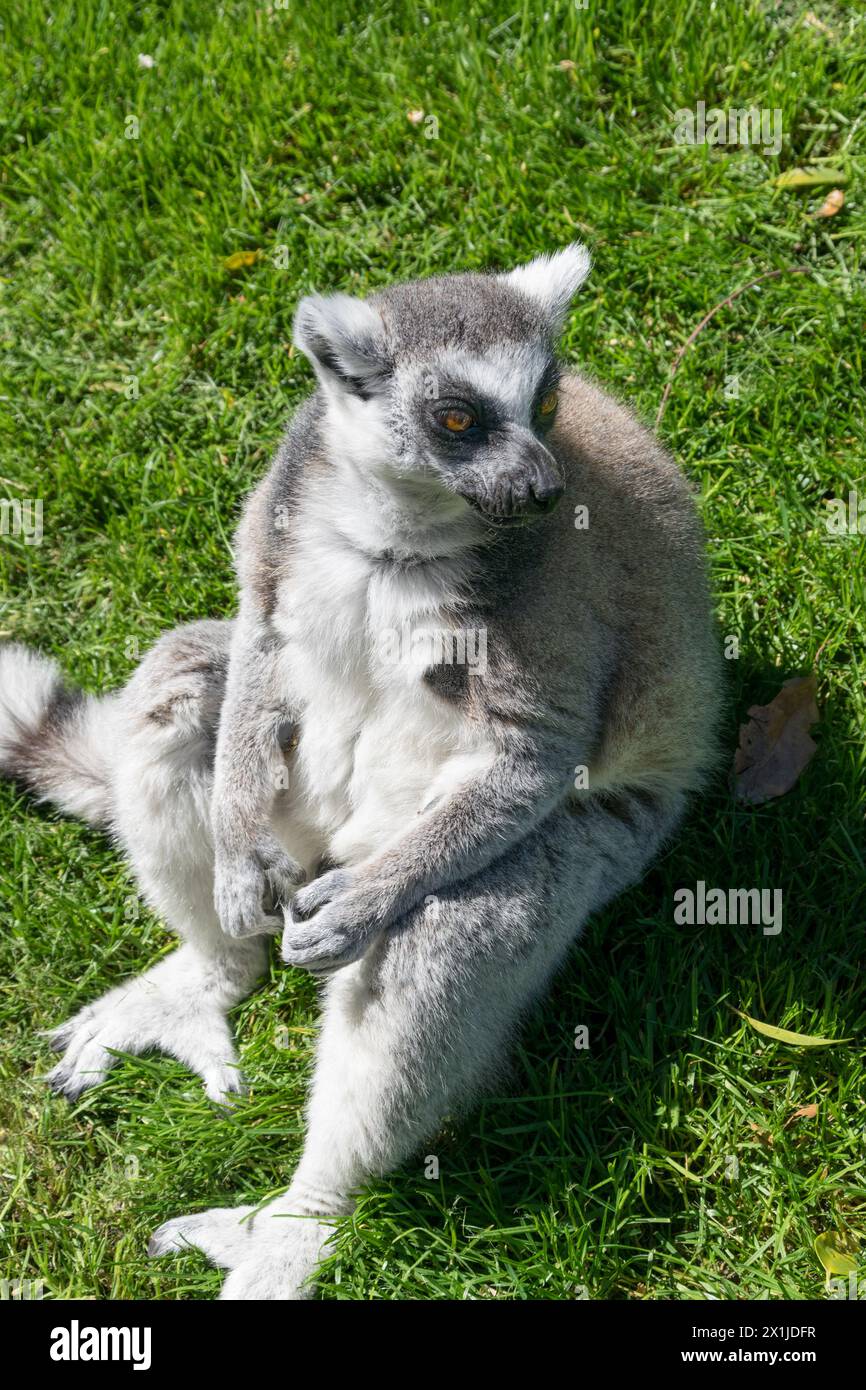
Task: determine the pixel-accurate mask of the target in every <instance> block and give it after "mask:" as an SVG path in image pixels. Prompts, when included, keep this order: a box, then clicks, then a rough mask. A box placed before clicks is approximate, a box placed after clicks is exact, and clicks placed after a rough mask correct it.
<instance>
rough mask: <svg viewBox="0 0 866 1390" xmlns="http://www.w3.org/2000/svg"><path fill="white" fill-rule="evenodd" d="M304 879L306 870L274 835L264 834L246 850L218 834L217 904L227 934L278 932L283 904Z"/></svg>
mask: <svg viewBox="0 0 866 1390" xmlns="http://www.w3.org/2000/svg"><path fill="white" fill-rule="evenodd" d="M303 881H304V872H303V869H301V867H300V865H298V864H296V863H295V860H294V859H292V857H291V855H289V854H287V853H286V851H285V850H284V849H283V847H282V845H281V844H280V843H279V842H278V841H277V840H276V839H275V838H274V836H273V835H270V834H267V833H263V834H261V835H259V837H258V839H257V840H256V841H255V843H254V844H253V845H251V846H249V847H248V848H245V849H243V850H239V849H237V848H236V847H234V846H232V847H229V846H228V845H226V844H225V843H224V842H223V843H221V842H220V838H219V836H217V842H216V859H215V864H214V905H215V907H216V910H217V916H218V917H219V920H220V926H221V927H222V929H223V931H224V932H225V933H226V936H262V935H266V934H270V935H275V934H276V933H277V932H278V931H279V930H280V929H281V927H282V920H281V918H280V917H279V916H278V915H277V913H278V911H279V909H280V907H281V906H284V905H285V904H286V903H288V901H289V899H290V898H291V896H292V894H293V893H294V892H295V890H296V889H297V887H298V884H299V883H303Z"/></svg>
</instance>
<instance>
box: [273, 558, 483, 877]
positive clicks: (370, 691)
mask: <svg viewBox="0 0 866 1390" xmlns="http://www.w3.org/2000/svg"><path fill="white" fill-rule="evenodd" d="M328 540H329V544H328V547H327V552H326V558H325V555H324V554H323V551H322V548H321V546H320V545H317V544H316V542H315V538H314V537H311V538H310V540H309V541H308V542H307V543H306V544H305V545H304V546H303V547H301V550H300V552H299V555H298V562H297V565H296V566H295V567H294V574H293V576H292V578H291V579H290V580H288V581H287V582H286V586H285V590H284V592H282V593H281V595H280V602H279V605H278V611H277V616H276V619H275V622H276V626H277V629H278V631H279V633H280V635H281V636H282V638H283V640H284V642H285V651H284V663H285V679H286V684H287V688H288V690H289V692H290V698H291V700H292V703H293V705H294V706H295V707H296V708H297V709H298V710H299V713H300V735H299V739H298V744H297V751H296V758H295V762H294V765H293V769H292V770H291V771H290V778H291V780H292V786H291V789H290V790H291V801H292V815H293V818H295V819H300V820H301V821H302V823H303V827H304V830H305V832H306V834H307V835H309V834H310V832H312V833H313V834H314V835H315V837H316V839H317V841H318V843H319V844H320V846H321V851H322V852H323V853H324V852H327V853H328V854H329V855H330V856H331V857H332V858H333V859H334V860H336V861H337V862H341V863H353V862H357V861H359V860H360V859H363V858H365V857H366V856H368V855H370V854H372V853H375V852H377V851H379V850H381V849H382V848H383V847H384V846H385V845H387V844H388V843H389V842H390V841H392V840H393V839H394V838H396V837H397V836H399V835H400V834H401V833H403V832H405V830H406V829H408V828H409V826H410V825H411V822H412V820H413V818H414V817H415V816H416V815H418V814H419V813H420V812H421V811H422V810H424V809H425V808H426V807H427V806H428V805H430V804H431V803H432V802H434V801H435V800H437V799H438V798H439V797H441V796H443V795H446V794H448V793H450V792H451V791H453V790H454V789H455V788H456V787H457V786H459V785H461V784H462V783H463V782H465V781H466V780H468V778H469V777H471V776H472V775H473V774H475V773H477V772H478V771H480V770H481V768H482V767H483V766H484V765H485V764H486V763H487V762H489V760H490V758H491V757H492V751H493V750H492V745H491V743H490V740H489V732H488V731H487V730H486V729H485V728H484V726H483V725H482V724H479V723H478V722H477V721H473V720H471V719H469V718H468V717H467V715H466V714H465V713H464V712H463V711H462V710H461V709H460V708H459V706H457V705H456V704H452V703H450V702H449V701H447V700H445V699H442V698H441V697H440V696H438V695H437V694H436V693H435V692H434V691H433V690H432V689H430V687H429V686H428V685H427V684H426V682H425V681H424V672H425V671H426V670H427V669H429V667H430V666H431V665H432V664H434V661H438V660H442V659H443V658H444V660H446V661H449V660H457V661H461V660H462V661H469V662H472V661H473V660H475V661H477V658H478V655H479V653H478V647H477V645H476V646H473V645H472V642H471V641H470V645H469V648H468V651H467V650H465V649H464V647H463V646H461V645H460V643H456V644H455V642H453V641H450V640H449V637H448V634H449V631H450V630H449V628H448V626H447V624H446V623H445V621H444V619H443V617H442V613H443V609H444V608H445V607H446V605H449V604H450V603H452V602H453V601H454V598H455V596H456V592H457V588H458V586H459V582H460V578H461V574H460V569H459V566H460V561H459V560H451V561H443V562H437V563H436V564H435V565H417V566H399V565H394V564H387V563H383V562H381V561H378V560H376V559H374V558H371V557H370V556H369V555H366V554H365V553H364V552H363V551H360V550H358V549H356V548H354V547H353V546H351V545H349V544H342V545H335V544H334V538H333V534H331V536H329V538H328ZM461 640H465V639H461ZM471 669H472V667H471V665H470V670H471ZM469 679H470V680H471V679H473V677H472V676H471V675H469Z"/></svg>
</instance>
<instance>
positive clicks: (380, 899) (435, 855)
mask: <svg viewBox="0 0 866 1390" xmlns="http://www.w3.org/2000/svg"><path fill="white" fill-rule="evenodd" d="M575 761H576V759H575V758H573V757H571V756H569V751H568V748H567V746H566V744H565V742H564V741H562V740H559V739H555V740H554V739H551V740H535V739H532V738H531V737H526V736H521V737H519V738H514V739H512V740H509V741H508V743H507V744H506V745H505V746H504V747H502V748H500V751H499V752H498V753H497V755H496V757H495V758H494V760H493V762H492V763H491V765H490V766H489V767H488V768H487V769H485V770H484V771H483V772H482V773H480V774H479V775H478V776H477V777H474V778H473V779H472V780H471V781H469V782H467V783H466V784H465V785H464V786H462V787H460V788H459V789H458V790H457V791H456V792H455V793H454V794H453V795H452V796H450V797H448V798H446V799H445V800H444V801H441V802H439V803H437V804H435V805H434V806H433V807H432V808H431V809H430V810H429V811H427V812H426V813H422V815H421V816H420V817H419V819H418V820H417V821H416V823H415V824H414V825H413V826H412V827H411V829H409V830H408V831H407V832H406V834H405V835H403V836H402V838H401V839H400V840H398V841H397V842H396V843H395V844H394V845H392V846H391V847H390V848H388V849H387V850H385V851H384V852H383V853H382V854H379V855H376V856H374V857H373V858H372V859H369V860H367V861H366V862H364V863H362V864H359V865H357V866H355V867H353V868H350V869H334V870H332V871H331V872H329V873H326V874H323V875H322V877H321V878H318V879H316V881H315V882H314V883H311V884H310V885H309V887H307V888H303V889H301V891H300V892H299V893H297V894H296V896H295V897H294V899H293V900H292V905H291V920H290V921H287V926H286V931H285V935H284V937H283V959H284V960H285V961H287V962H288V963H289V964H292V965H303V966H306V967H307V968H308V969H311V970H314V971H320V972H327V971H329V970H332V969H337V968H340V967H341V966H343V965H348V964H349V963H350V962H351V961H352V960H356V959H357V958H358V957H359V956H361V955H363V953H364V951H365V950H366V949H367V947H368V946H369V944H370V941H371V940H372V939H373V938H374V937H375V936H376V935H377V934H378V933H379V932H380V931H383V930H384V929H385V928H387V927H388V926H390V925H392V924H393V923H394V922H395V921H396V920H397V919H398V918H399V917H401V916H402V915H403V914H404V913H406V912H408V911H409V909H410V908H412V907H414V906H416V905H417V904H418V903H420V902H422V901H423V899H424V898H425V897H426V896H427V895H429V894H435V893H437V892H439V891H441V890H442V889H445V888H447V887H448V886H449V885H450V884H453V883H455V882H458V881H460V880H462V879H466V878H469V877H470V876H471V875H472V874H475V873H477V872H478V871H479V870H480V869H484V868H486V867H487V865H488V864H490V863H492V862H493V860H494V859H498V858H499V857H500V856H501V855H503V854H506V853H507V852H508V850H509V849H510V848H511V847H512V846H513V845H515V844H516V843H517V842H518V841H519V840H521V839H523V838H524V837H525V836H526V835H528V834H530V833H531V832H532V830H533V829H534V828H535V827H536V826H537V825H538V824H539V823H540V821H541V820H542V819H543V818H544V817H545V816H546V815H547V814H548V812H549V811H550V810H551V809H552V807H553V806H555V805H556V804H557V803H558V802H560V801H561V800H562V799H563V797H564V796H565V795H566V793H567V790H568V789H569V787H570V785H571V783H572V778H573V770H574V763H575Z"/></svg>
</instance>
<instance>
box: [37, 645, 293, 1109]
mask: <svg viewBox="0 0 866 1390" xmlns="http://www.w3.org/2000/svg"><path fill="white" fill-rule="evenodd" d="M230 629H231V624H229V623H216V622H203V623H193V624H190V625H189V626H188V627H183V628H178V629H176V630H175V631H173V632H170V633H168V634H167V635H166V636H165V637H163V638H162V639H161V641H159V642H158V643H157V644H156V646H155V647H154V648H153V649H152V650H151V651H150V652H148V654H147V655H146V656H145V658H144V659H143V661H142V663H141V665H140V666H139V668H138V670H137V671H136V672H135V674H134V675H133V677H132V679H131V680H130V682H129V684H128V685H127V686H126V687H125V689H124V690H123V691H121V692H120V693H119V695H118V696H117V697H116V698H115V699H114V700H113V701H111V708H110V711H109V713H108V714H107V716H106V718H107V720H108V725H107V727H106V728H105V730H104V739H105V745H106V752H107V758H108V761H109V763H110V767H111V805H112V811H111V826H112V830H113V833H114V835H115V837H116V838H117V839H118V840H119V841H120V843H121V845H122V846H123V848H124V849H125V851H126V854H127V856H128V858H129V861H130V863H131V865H132V868H133V870H134V872H135V875H136V877H137V880H138V884H139V887H140V890H141V893H142V896H143V897H144V898H146V899H147V901H148V902H149V903H150V904H151V906H152V907H153V908H154V909H155V910H156V911H157V912H158V913H159V914H160V915H161V916H162V917H163V918H164V919H165V921H166V922H167V923H168V925H169V926H170V927H171V928H172V929H173V930H174V931H175V932H176V933H177V934H178V936H180V938H181V939H182V941H183V943H184V944H183V945H182V946H181V947H180V949H179V950H177V951H175V952H173V953H172V954H171V955H169V956H168V957H167V958H166V959H164V960H161V961H160V962H159V963H158V964H157V965H155V966H153V967H152V968H151V969H150V970H148V971H146V972H145V974H143V975H140V976H138V977H137V978H136V979H132V980H129V981H126V982H125V983H123V984H121V985H118V986H117V987H116V988H115V989H112V990H110V991H109V992H108V993H107V994H105V995H104V996H103V997H102V998H101V999H99V1000H98V1001H97V1002H96V1003H94V1004H90V1005H88V1006H86V1007H85V1008H83V1009H82V1010H81V1011H80V1012H79V1013H77V1014H76V1015H75V1016H74V1018H71V1019H70V1020H69V1021H68V1022H67V1023H65V1024H63V1025H62V1026H61V1027H60V1028H57V1029H56V1030H55V1031H54V1032H53V1033H52V1034H50V1037H51V1041H52V1043H53V1045H54V1046H55V1047H56V1048H57V1049H58V1050H62V1051H63V1057H62V1059H61V1060H60V1062H58V1064H57V1065H56V1066H55V1067H54V1069H53V1070H52V1071H51V1072H50V1073H49V1076H48V1080H49V1082H50V1083H51V1085H53V1086H54V1087H55V1089H57V1090H58V1091H61V1092H63V1093H64V1094H65V1095H67V1096H70V1097H74V1096H77V1095H78V1094H79V1093H80V1092H81V1091H83V1090H85V1089H86V1088H87V1087H88V1086H92V1085H95V1084H96V1083H97V1082H99V1081H101V1080H102V1079H103V1078H104V1076H105V1074H106V1072H107V1071H108V1070H109V1068H110V1067H111V1066H112V1065H113V1064H114V1062H115V1060H116V1058H115V1057H114V1056H113V1055H112V1052H113V1051H119V1052H133V1053H140V1052H144V1051H146V1050H148V1049H150V1048H157V1049H159V1050H161V1051H163V1052H168V1053H170V1054H171V1055H172V1056H174V1057H177V1058H178V1059H179V1060H180V1061H182V1062H184V1063H185V1064H186V1065H187V1066H189V1067H191V1068H192V1069H193V1071H195V1072H197V1073H198V1074H199V1076H201V1077H202V1079H203V1081H204V1083H205V1089H206V1091H207V1093H208V1095H209V1096H211V1097H212V1098H213V1099H215V1100H218V1099H219V1098H220V1097H222V1096H223V1095H224V1094H225V1093H226V1092H232V1091H238V1090H239V1089H240V1088H241V1078H240V1072H239V1070H238V1061H237V1054H236V1051H235V1046H234V1042H233V1040H232V1034H231V1030H230V1028H229V1024H228V1021H227V1017H226V1015H227V1013H228V1010H229V1009H231V1008H232V1007H233V1005H235V1004H237V1003H238V1002H239V1001H240V1000H241V999H243V998H244V997H245V996H246V995H247V994H249V992H250V991H251V989H252V988H253V986H254V985H255V983H256V981H257V980H258V979H259V977H260V976H261V975H262V973H263V971H264V968H265V961H266V944H267V939H266V938H265V937H262V936H260V937H255V938H250V939H248V940H246V941H232V940H230V939H229V938H228V937H226V936H225V935H224V934H223V932H222V931H221V929H220V924H219V921H218V918H217V914H216V911H215V909H214V901H213V898H214V869H213V841H212V835H211V828H210V798H211V791H212V780H213V778H212V768H213V757H214V747H215V741H216V726H217V723H218V719H219V711H220V705H221V702H222V696H223V690H224V686H225V671H226V665H227V660H228V647H229V637H230Z"/></svg>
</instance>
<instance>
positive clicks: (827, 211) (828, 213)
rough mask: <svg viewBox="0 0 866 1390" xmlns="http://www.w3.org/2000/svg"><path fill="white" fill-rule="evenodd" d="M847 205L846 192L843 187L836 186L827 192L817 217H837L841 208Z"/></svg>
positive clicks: (816, 214)
mask: <svg viewBox="0 0 866 1390" xmlns="http://www.w3.org/2000/svg"><path fill="white" fill-rule="evenodd" d="M844 206H845V194H844V193H843V192H842V189H841V188H834V189H833V191H832V192H831V193H828V194H827V197H826V198H825V199H824V201H823V203H822V204H821V206H820V207H819V209H818V211H817V212H816V213H815V216H816V217H835V216H836V213H837V212H838V211H839V209H840V208H843V207H844Z"/></svg>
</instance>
